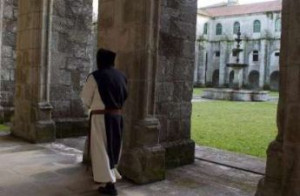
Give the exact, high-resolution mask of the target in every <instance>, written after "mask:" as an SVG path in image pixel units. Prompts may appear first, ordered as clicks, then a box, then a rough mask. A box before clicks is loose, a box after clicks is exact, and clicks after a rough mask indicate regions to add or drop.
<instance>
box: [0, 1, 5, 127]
mask: <svg viewBox="0 0 300 196" xmlns="http://www.w3.org/2000/svg"><path fill="white" fill-rule="evenodd" d="M3 7H4V0H0V46H2V39H1V38H2V34H3ZM1 56H2V49H1V48H0V70H1V72H2V58H1ZM2 90H3V88H2V76H1V74H0V103H1V102H2V100H3V95H2ZM0 121H4V111H3V106H2V104H0Z"/></svg>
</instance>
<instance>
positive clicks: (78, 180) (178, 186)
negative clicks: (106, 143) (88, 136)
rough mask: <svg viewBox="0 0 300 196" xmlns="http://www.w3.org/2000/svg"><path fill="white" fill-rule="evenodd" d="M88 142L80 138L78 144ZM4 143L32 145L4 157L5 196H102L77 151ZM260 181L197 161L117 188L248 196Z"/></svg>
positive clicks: (142, 193) (148, 194) (136, 193)
mask: <svg viewBox="0 0 300 196" xmlns="http://www.w3.org/2000/svg"><path fill="white" fill-rule="evenodd" d="M71 140H73V141H72V142H66V143H69V144H70V143H71V144H75V143H76V142H75V141H76V139H75V138H72V139H71ZM84 140H85V138H78V143H80V141H81V142H82V141H84ZM0 141H1V142H0V148H1V146H3V145H4V146H22V145H24V146H30V148H27V147H26V148H25V149H27V150H28V151H26V150H24V149H21V148H17V149H19V150H20V151H19V152H17V151H10V152H7V153H5V154H0V163H1V164H0V175H1V177H2V176H5V178H0V195H1V196H2V195H3V196H19V195H22V196H60V195H61V196H69V195H70V196H71V195H72V196H94V195H95V196H96V195H99V193H98V192H97V188H98V187H99V186H100V185H99V184H95V183H93V180H92V176H91V173H90V172H86V170H85V167H84V166H83V165H82V164H81V160H79V159H73V158H70V157H68V156H70V155H72V153H74V154H73V155H72V157H78V152H79V150H78V149H73V150H71V149H72V148H71V147H68V146H65V145H64V144H58V143H53V144H45V145H36V144H28V143H24V142H22V141H18V140H15V139H12V138H10V137H5V138H1V137H0ZM64 141H66V140H64ZM79 146H80V145H79ZM34 148H36V151H33V150H32V149H34ZM41 148H42V149H43V150H41ZM60 149H61V150H60ZM70 160H72V161H70ZM260 178H261V175H257V174H253V173H249V172H245V171H240V170H237V169H233V168H230V167H224V166H219V165H216V164H212V163H208V162H205V161H197V160H196V161H195V163H194V164H192V165H188V166H184V167H181V168H177V169H172V170H169V171H168V172H167V176H166V180H164V181H160V182H156V183H152V184H146V185H140V186H138V185H135V184H133V183H132V182H130V181H128V180H126V179H124V180H121V181H120V182H118V183H117V187H118V190H119V195H120V196H183V195H184V196H199V195H201V196H227V195H228V196H250V195H253V194H254V192H255V190H256V184H257V182H258V180H259V179H260Z"/></svg>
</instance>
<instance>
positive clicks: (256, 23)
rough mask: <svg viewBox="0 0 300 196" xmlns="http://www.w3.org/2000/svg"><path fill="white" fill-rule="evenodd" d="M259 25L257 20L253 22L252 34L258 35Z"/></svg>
mask: <svg viewBox="0 0 300 196" xmlns="http://www.w3.org/2000/svg"><path fill="white" fill-rule="evenodd" d="M260 29H261V24H260V21H259V20H256V21H254V23H253V32H254V33H260Z"/></svg>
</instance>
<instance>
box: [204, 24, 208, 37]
mask: <svg viewBox="0 0 300 196" xmlns="http://www.w3.org/2000/svg"><path fill="white" fill-rule="evenodd" d="M207 33H208V24H207V23H205V24H204V29H203V34H204V35H207Z"/></svg>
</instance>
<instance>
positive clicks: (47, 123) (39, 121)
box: [12, 0, 55, 142]
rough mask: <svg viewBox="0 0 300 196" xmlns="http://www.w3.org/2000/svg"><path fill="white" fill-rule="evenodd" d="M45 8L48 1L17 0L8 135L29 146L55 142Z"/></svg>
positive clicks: (47, 5) (47, 7)
mask: <svg viewBox="0 0 300 196" xmlns="http://www.w3.org/2000/svg"><path fill="white" fill-rule="evenodd" d="M49 7H50V1H49V0H19V16H18V18H19V20H18V37H17V71H16V72H17V73H16V93H15V115H14V121H13V126H12V134H13V135H15V136H18V137H21V138H23V139H25V140H28V141H31V142H49V141H53V140H54V139H55V123H54V121H53V120H52V119H51V111H52V106H51V105H50V103H49V79H50V78H49V75H50V72H49V70H50V69H49V67H48V60H47V59H48V53H47V48H48V41H47V40H48V25H49V16H48V13H49Z"/></svg>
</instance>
